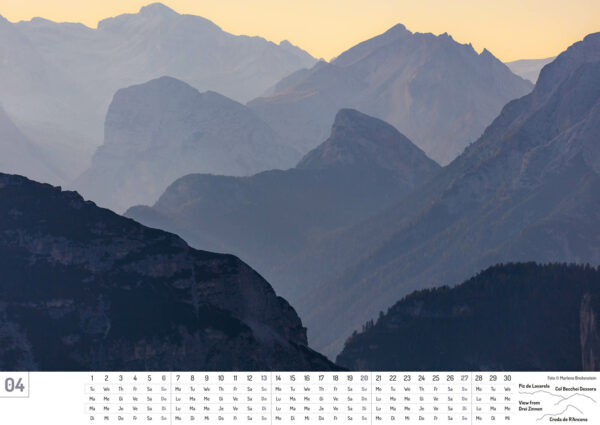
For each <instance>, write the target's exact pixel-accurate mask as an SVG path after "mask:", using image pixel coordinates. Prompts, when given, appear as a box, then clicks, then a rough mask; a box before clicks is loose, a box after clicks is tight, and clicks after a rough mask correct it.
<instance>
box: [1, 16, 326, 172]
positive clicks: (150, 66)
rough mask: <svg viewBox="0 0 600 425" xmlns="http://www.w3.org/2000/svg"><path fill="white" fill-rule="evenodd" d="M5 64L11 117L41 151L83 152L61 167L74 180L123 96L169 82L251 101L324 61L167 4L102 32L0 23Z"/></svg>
mask: <svg viewBox="0 0 600 425" xmlns="http://www.w3.org/2000/svg"><path fill="white" fill-rule="evenodd" d="M0 58H1V60H2V61H3V63H4V64H5V66H3V67H2V69H0V100H1V101H2V102H3V104H4V107H5V108H6V110H7V112H8V113H9V115H10V116H11V117H12V118H13V120H14V122H15V123H16V124H17V126H18V127H19V128H21V129H22V130H23V131H25V132H26V133H27V134H28V135H29V136H30V137H31V138H32V139H33V140H34V141H35V142H37V143H38V144H47V145H50V146H56V147H57V149H59V148H62V147H63V145H65V141H68V144H67V151H71V152H74V151H75V150H78V151H79V152H78V154H79V155H80V159H79V160H78V161H72V162H69V161H65V160H61V158H56V160H55V162H56V164H57V165H59V166H60V167H62V169H63V170H64V171H66V172H67V173H70V172H71V171H72V170H73V169H75V172H74V174H75V175H79V174H81V172H83V171H84V169H85V167H86V166H87V165H88V162H89V160H90V158H91V156H92V154H93V152H94V150H95V149H96V148H97V147H98V146H99V145H100V144H101V141H102V138H103V123H104V117H105V114H106V111H107V108H108V106H109V103H110V101H111V99H112V96H113V95H114V93H115V92H116V91H117V90H119V89H121V88H124V87H129V86H131V85H134V84H140V83H143V82H145V81H149V80H152V79H155V78H159V77H161V76H164V75H171V76H173V77H175V78H178V79H180V80H183V81H185V82H187V83H188V84H190V85H192V86H193V87H195V88H197V89H198V90H200V91H206V90H212V91H216V92H219V93H222V94H223V95H225V96H227V97H230V98H232V99H236V100H237V101H242V102H245V101H247V100H249V99H252V98H254V97H256V96H259V95H260V94H262V93H263V92H264V91H265V90H267V89H268V88H269V87H272V86H273V85H274V84H275V83H276V82H277V81H279V80H280V79H281V78H283V77H285V76H286V75H288V74H290V73H292V72H294V71H296V70H298V69H301V68H304V67H309V66H312V65H313V64H314V63H315V61H316V60H315V59H314V58H312V57H311V56H310V55H309V54H308V53H306V52H304V51H303V50H301V49H299V48H295V46H292V45H291V44H290V43H281V44H280V45H277V44H275V43H272V42H269V41H267V40H265V39H263V38H260V37H248V36H236V35H232V34H229V33H227V32H225V31H223V30H222V29H221V28H219V27H218V26H217V25H215V24H214V23H212V22H210V21H209V20H207V19H205V18H202V17H199V16H193V15H183V14H179V13H177V12H175V11H173V10H171V9H169V8H168V7H166V6H164V5H161V4H152V5H148V6H145V7H142V8H141V9H140V11H139V12H138V13H134V14H125V15H121V16H117V17H114V18H109V19H105V20H103V21H101V22H100V23H99V25H98V28H96V29H94V28H89V27H86V26H84V25H82V24H73V23H56V22H52V21H49V20H46V19H41V18H35V19H32V20H31V21H22V22H18V23H11V22H9V21H7V20H6V19H4V18H1V17H0ZM61 155H63V156H66V155H67V153H62V151H61ZM80 164H81V165H80Z"/></svg>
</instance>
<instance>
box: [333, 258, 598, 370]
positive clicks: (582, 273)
mask: <svg viewBox="0 0 600 425" xmlns="http://www.w3.org/2000/svg"><path fill="white" fill-rule="evenodd" d="M599 360H600V270H599V269H595V268H591V267H581V266H567V265H558V264H552V265H546V266H541V265H536V264H534V263H529V264H507V265H501V266H496V267H491V268H489V269H487V270H486V271H484V272H482V273H480V274H478V275H477V276H475V277H474V278H472V279H470V280H468V281H467V282H465V283H463V284H461V285H459V286H457V287H455V288H452V289H450V288H448V287H443V288H438V289H432V290H423V291H418V292H414V293H412V294H410V295H409V296H407V297H405V298H403V299H402V300H401V301H399V302H398V303H396V304H395V305H394V306H393V307H391V308H390V309H389V310H388V312H387V313H386V314H385V315H382V316H380V317H379V319H378V320H377V322H376V323H373V322H369V323H368V324H367V325H366V326H365V327H364V328H363V332H361V333H359V334H355V335H353V336H352V337H351V338H350V339H349V340H348V341H347V342H346V346H345V347H344V351H342V353H341V354H340V355H339V356H338V358H337V363H338V364H339V365H341V366H343V367H346V368H349V369H353V370H423V371H427V370H439V371H445V370H492V371H501V370H508V371H515V370H524V371H535V370H556V371H577V370H600V362H599Z"/></svg>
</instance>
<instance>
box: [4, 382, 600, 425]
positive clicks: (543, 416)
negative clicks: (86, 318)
mask: <svg viewBox="0 0 600 425" xmlns="http://www.w3.org/2000/svg"><path fill="white" fill-rule="evenodd" d="M599 377H600V373H579V372H577V373H575V372H568V373H567V372H535V373H533V372H527V373H523V372H499V373H494V372H339V373H337V372H152V373H148V372H126V373H125V372H124V373H120V372H107V373H101V372H94V373H43V372H32V373H27V372H24V373H4V372H3V373H0V423H15V424H16V423H36V424H45V423H61V424H65V425H70V424H73V425H75V424H77V425H80V424H199V423H204V424H211V423H214V424H313V423H314V424H381V425H384V424H386V425H387V424H400V423H415V424H424V425H430V424H431V425H433V424H440V425H441V424H519V425H521V424H525V425H526V424H545V423H557V422H584V423H586V422H587V423H589V424H598V423H600V394H599V391H600V383H599V381H598V380H599Z"/></svg>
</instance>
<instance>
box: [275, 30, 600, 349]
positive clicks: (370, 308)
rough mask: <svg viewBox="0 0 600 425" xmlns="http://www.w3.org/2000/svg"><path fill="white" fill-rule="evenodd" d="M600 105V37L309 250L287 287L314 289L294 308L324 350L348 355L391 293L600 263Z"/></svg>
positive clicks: (572, 51)
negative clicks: (508, 268) (550, 266)
mask: <svg viewBox="0 0 600 425" xmlns="http://www.w3.org/2000/svg"><path fill="white" fill-rule="evenodd" d="M599 111H600V33H596V34H591V35H588V36H587V37H585V39H584V40H582V41H580V42H578V43H575V44H574V45H573V46H571V47H570V48H569V49H567V50H566V51H565V52H563V53H562V54H561V55H559V56H558V57H557V58H556V59H555V60H554V61H553V62H552V63H550V64H548V65H546V66H545V67H544V68H543V69H542V72H541V74H540V78H539V80H538V83H537V85H536V87H535V89H534V91H533V92H532V93H530V94H529V95H527V96H525V97H523V98H520V99H517V100H514V101H512V102H510V103H508V104H507V105H506V106H505V107H504V109H503V110H502V112H501V113H500V115H499V116H498V117H497V118H496V119H495V120H494V122H493V123H492V124H491V125H490V126H489V127H488V128H487V129H486V131H485V132H484V134H483V135H482V137H481V138H480V139H479V140H478V141H477V142H475V143H474V144H472V145H471V146H470V147H469V148H467V149H466V151H465V152H464V153H463V154H462V155H461V156H459V157H458V158H457V159H456V160H454V161H453V162H452V163H451V164H450V165H448V166H447V167H445V168H443V169H442V170H441V171H440V172H439V173H438V174H437V175H436V176H435V177H433V178H432V179H431V180H429V182H427V183H426V184H425V185H423V186H421V187H420V188H418V189H417V190H416V191H414V192H413V193H411V194H409V195H408V196H407V197H405V198H403V200H402V201H400V202H399V203H397V204H396V205H395V206H393V207H390V208H389V209H388V210H386V211H384V212H383V213H381V214H378V215H376V216H374V217H372V218H371V219H368V220H366V221H365V222H363V223H360V224H359V225H356V226H354V227H352V228H349V229H344V230H342V231H339V232H337V233H336V234H335V235H329V236H327V237H325V238H323V240H321V241H320V242H319V243H318V244H316V245H314V246H311V247H310V248H309V249H307V250H306V251H305V252H303V253H300V254H298V255H297V257H296V258H295V259H294V264H289V266H288V269H287V270H288V273H287V276H289V277H288V279H289V280H288V281H286V282H283V284H285V285H289V286H297V285H304V287H305V293H306V297H305V298H304V299H298V300H295V302H294V303H295V305H296V306H297V308H298V309H299V311H301V314H302V317H303V319H304V320H305V322H306V323H307V326H308V328H309V329H310V330H311V333H310V335H311V344H312V346H314V347H316V348H317V349H319V350H320V351H322V352H325V353H327V354H329V355H333V354H336V353H338V352H339V350H340V349H341V347H342V343H343V337H341V335H349V334H350V333H351V332H352V331H353V330H354V329H356V328H358V327H359V326H360V325H361V324H362V323H364V322H365V321H366V320H367V319H369V318H372V317H374V316H376V315H377V314H378V312H379V311H380V310H383V309H384V308H386V306H387V304H388V303H389V299H390V297H392V298H395V299H400V298H401V297H402V296H404V295H406V294H408V293H410V292H412V291H413V290H416V289H420V288H424V287H433V286H439V285H442V284H455V283H459V282H460V281H462V280H464V279H466V278H468V277H469V276H471V275H473V274H474V273H476V272H477V271H478V270H482V269H484V268H486V267H488V266H490V265H491V264H496V263H499V262H509V261H538V262H556V261H567V262H578V263H581V262H583V263H585V262H589V263H590V264H595V265H597V264H600V239H599V238H600V234H599V233H598V232H597V231H596V229H598V228H600V216H599V215H598V211H600V174H599V171H600V150H599V148H600V145H599V144H598V143H597V141H598V134H600V113H599ZM331 253H335V254H334V255H332V254H331ZM297 276H300V277H298V278H297ZM306 282H310V285H311V287H310V288H308V287H306ZM311 288H312V289H311ZM365 293H368V294H369V297H368V298H367V297H363V296H362V294H365ZM317 300H318V301H319V302H317ZM323 300H325V301H323ZM307 309H308V310H307Z"/></svg>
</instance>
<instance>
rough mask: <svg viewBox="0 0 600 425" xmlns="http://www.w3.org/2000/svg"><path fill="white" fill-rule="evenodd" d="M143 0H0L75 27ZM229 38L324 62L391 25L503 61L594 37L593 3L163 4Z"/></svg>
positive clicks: (596, 9) (310, 0) (258, 0)
mask: <svg viewBox="0 0 600 425" xmlns="http://www.w3.org/2000/svg"><path fill="white" fill-rule="evenodd" d="M148 3H151V1H149V0H0V15H2V16H4V17H5V18H7V19H9V20H10V21H13V22H14V21H19V20H24V19H25V20H28V19H30V18H32V17H35V16H41V17H44V18H47V19H51V20H53V21H70V22H83V23H85V24H86V25H88V26H91V27H95V26H96V24H97V22H98V20H100V19H102V18H105V17H108V16H115V15H118V14H121V13H131V12H137V11H138V10H139V8H140V7H141V6H143V5H145V4H148ZM162 3H164V4H166V5H168V6H169V7H171V8H173V9H175V10H176V11H178V12H180V13H191V14H195V15H200V16H204V17H205V18H208V19H210V20H211V21H213V22H214V23H216V24H217V25H219V26H220V27H221V28H223V29H224V30H226V31H228V32H231V33H234V34H247V35H260V36H263V37H265V38H267V39H269V40H272V41H275V42H279V41H281V40H283V39H287V40H290V41H291V42H292V43H294V44H297V45H299V46H300V47H302V48H304V49H306V50H307V51H309V52H310V53H311V54H312V55H314V56H316V57H324V58H326V59H329V58H331V57H332V56H336V55H338V54H339V53H341V52H342V51H344V50H346V49H347V48H349V47H351V46H353V45H354V44H356V43H358V42H360V41H363V40H365V39H367V38H370V37H372V36H374V35H377V34H379V33H381V32H383V31H385V30H386V29H388V28H389V27H391V26H393V25H394V24H396V23H403V24H404V25H406V27H407V28H408V29H410V30H411V31H414V32H433V33H434V34H440V33H443V32H448V33H449V34H451V35H452V36H453V37H454V39H455V40H457V41H459V42H461V43H469V42H470V43H472V44H473V46H474V47H475V49H477V50H478V51H480V50H481V49H483V48H484V47H486V48H487V49H488V50H490V51H491V52H492V53H494V54H495V55H496V56H497V57H498V58H500V59H501V60H504V61H509V60H515V59H523V58H544V57H548V56H554V55H556V54H557V53H559V52H561V51H562V50H564V49H565V48H566V47H568V46H569V45H571V44H572V43H573V42H575V41H577V40H580V39H582V38H583V37H584V36H585V35H586V34H589V33H591V32H597V31H600V0H164V1H163V2H162Z"/></svg>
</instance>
